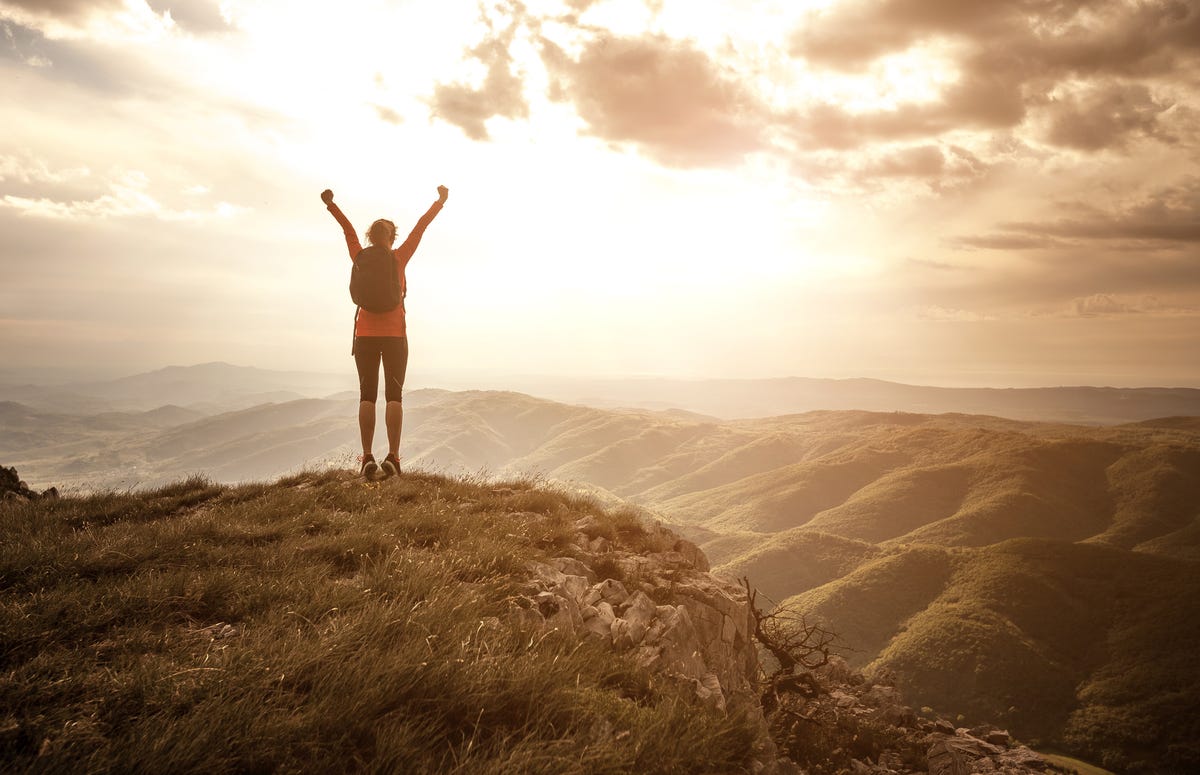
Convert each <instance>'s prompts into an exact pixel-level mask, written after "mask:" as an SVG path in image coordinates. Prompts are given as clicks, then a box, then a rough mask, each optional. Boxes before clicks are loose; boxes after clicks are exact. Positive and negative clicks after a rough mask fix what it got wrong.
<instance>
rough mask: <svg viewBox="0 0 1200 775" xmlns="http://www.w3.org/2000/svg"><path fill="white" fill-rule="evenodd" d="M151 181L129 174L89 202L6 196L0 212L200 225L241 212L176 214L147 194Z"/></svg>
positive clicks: (221, 206)
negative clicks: (131, 218)
mask: <svg viewBox="0 0 1200 775" xmlns="http://www.w3.org/2000/svg"><path fill="white" fill-rule="evenodd" d="M149 187H150V180H149V178H147V177H146V175H145V174H143V173H142V172H139V171H136V170H134V171H130V172H126V173H125V174H123V175H121V176H120V177H119V178H118V179H116V180H113V181H110V182H109V183H108V186H107V188H108V190H107V191H106V192H105V193H103V194H101V195H99V196H96V197H93V198H91V199H75V200H61V199H54V198H51V197H45V196H42V197H36V198H35V197H25V196H15V195H12V194H5V195H4V196H3V197H0V208H9V209H12V210H15V211H16V212H17V213H19V214H20V215H23V216H30V217H35V218H48V219H52V220H66V221H89V220H98V219H107V218H130V217H139V216H145V217H152V218H155V219H158V220H161V221H202V220H209V219H212V218H228V217H231V216H234V215H237V214H239V213H241V212H244V208H241V207H238V206H236V205H232V204H230V203H228V202H218V203H217V204H216V205H214V206H213V208H212V209H210V210H192V209H188V210H175V209H172V208H169V207H166V206H164V205H163V204H162V203H161V202H159V201H158V200H157V199H156V198H155V197H154V196H152V195H151V194H150V192H149Z"/></svg>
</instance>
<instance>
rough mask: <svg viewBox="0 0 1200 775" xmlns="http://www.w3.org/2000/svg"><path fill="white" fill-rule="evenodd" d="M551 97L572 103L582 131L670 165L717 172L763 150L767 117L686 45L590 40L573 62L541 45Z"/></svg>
mask: <svg viewBox="0 0 1200 775" xmlns="http://www.w3.org/2000/svg"><path fill="white" fill-rule="evenodd" d="M541 43H542V50H543V60H544V61H545V63H546V66H547V69H548V70H549V72H550V75H551V77H552V79H554V84H555V85H554V87H553V88H552V96H554V97H557V98H560V99H567V100H570V101H571V102H573V103H574V105H575V108H576V110H577V111H578V113H579V116H580V118H582V119H583V120H584V121H585V122H587V124H588V131H589V132H590V133H591V134H593V135H595V136H597V137H600V138H602V139H604V140H608V141H610V142H614V143H630V144H633V145H635V146H637V147H639V148H640V149H642V150H643V151H644V152H645V153H646V154H647V155H649V156H651V157H653V158H655V159H657V160H659V161H661V162H663V163H665V164H669V165H678V166H693V165H720V164H725V163H732V162H737V161H740V160H741V158H742V157H743V156H744V155H745V154H747V153H749V152H751V151H755V150H759V149H761V148H763V147H765V145H766V140H765V137H764V132H765V128H766V122H767V120H768V116H767V113H766V111H765V109H764V108H763V106H762V105H760V104H759V103H758V102H757V101H756V100H755V98H754V97H753V95H751V94H750V93H749V91H748V90H747V89H746V88H745V87H744V86H743V85H742V84H741V83H739V81H738V80H737V78H736V77H735V76H734V75H733V74H730V73H727V72H725V71H723V70H721V69H720V68H719V67H718V66H717V65H716V64H715V63H714V62H713V60H712V59H711V58H709V56H708V55H706V54H705V53H704V52H702V51H700V50H699V49H697V48H695V47H694V46H693V45H691V44H690V43H689V42H687V41H677V40H672V39H670V38H666V37H663V36H659V35H646V36H643V37H636V38H631V37H618V36H615V35H612V34H610V33H607V32H603V33H599V34H597V35H596V36H595V37H594V38H593V39H592V40H590V41H589V42H588V43H587V44H586V45H585V46H584V47H583V50H582V51H581V52H580V54H579V57H578V58H577V59H574V58H571V57H569V56H567V55H566V54H565V53H564V52H563V51H562V49H560V48H559V47H558V46H556V45H555V44H554V43H552V42H550V41H547V40H544V39H543V40H542V41H541Z"/></svg>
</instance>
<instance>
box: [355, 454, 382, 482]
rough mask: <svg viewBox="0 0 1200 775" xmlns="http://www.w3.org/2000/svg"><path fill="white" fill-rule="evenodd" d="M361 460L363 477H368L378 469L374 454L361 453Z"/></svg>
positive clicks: (373, 474)
mask: <svg viewBox="0 0 1200 775" xmlns="http://www.w3.org/2000/svg"><path fill="white" fill-rule="evenodd" d="M359 460H361V461H362V470H361V471H360V473H361V474H362V476H363V478H364V479H370V478H371V477H373V476H375V474H376V472H378V471H379V464H378V463H376V462H375V456H374V455H363V456H362V457H360V458H359Z"/></svg>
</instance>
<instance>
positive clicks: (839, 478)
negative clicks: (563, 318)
mask: <svg viewBox="0 0 1200 775" xmlns="http://www.w3.org/2000/svg"><path fill="white" fill-rule="evenodd" d="M164 381H165V380H164ZM239 384H244V385H249V386H250V387H255V386H257V387H262V386H263V384H264V383H263V382H261V381H255V380H248V381H247V382H245V383H239ZM882 384H886V383H882ZM893 387H903V386H893ZM139 389H140V388H139ZM916 390H923V389H916ZM929 390H934V389H929ZM1064 390H1066V389H1064ZM1084 390H1090V389H1084ZM1018 392H1019V391H1018ZM1117 392H1119V391H1117ZM1132 392H1133V393H1134V394H1135V395H1134V397H1133V398H1130V399H1128V401H1129V403H1128V404H1127V405H1128V406H1133V405H1135V404H1138V403H1139V402H1141V405H1142V406H1149V405H1150V404H1151V403H1152V400H1151V399H1152V398H1153V397H1154V396H1157V397H1159V398H1161V397H1162V395H1163V394H1160V393H1158V392H1156V391H1152V390H1149V391H1132ZM1195 392H1198V391H1164V394H1170V395H1172V396H1174V397H1173V398H1170V399H1169V400H1168V401H1167V403H1166V404H1164V405H1168V406H1177V404H1174V403H1171V401H1176V400H1180V401H1184V402H1185V403H1186V401H1187V400H1192V399H1191V397H1190V393H1195ZM1100 394H1102V395H1105V396H1109V397H1110V398H1111V397H1112V396H1113V394H1112V393H1110V392H1105V391H1100ZM109 395H110V396H118V397H119V396H120V395H123V394H120V393H110V394H109ZM1006 395H1007V394H1006ZM1057 395H1058V397H1059V398H1061V397H1062V396H1065V395H1066V393H1063V394H1057ZM1055 400H1058V398H1056V399H1055ZM1120 403H1121V402H1120V400H1119V399H1114V403H1113V404H1112V405H1113V406H1116V405H1118V404H1120ZM356 405H357V397H356V396H355V395H354V394H353V393H349V394H340V395H337V396H336V397H332V398H321V399H302V400H293V401H286V402H282V403H271V404H264V405H260V406H254V407H250V408H244V409H238V410H236V411H230V412H222V413H217V414H205V413H204V412H202V411H201V410H198V409H195V408H184V407H161V408H158V409H155V410H152V411H140V412H133V411H130V412H122V413H114V412H106V413H100V414H90V415H88V414H68V413H62V412H49V411H45V410H39V409H35V408H32V407H30V406H28V405H25V404H22V403H16V402H12V401H10V402H7V403H3V404H0V426H2V427H3V428H4V432H3V433H2V434H0V455H3V457H4V461H0V462H4V463H5V464H6V465H16V466H17V468H18V470H19V471H20V472H21V474H22V475H23V476H24V478H25V479H26V480H28V481H29V482H30V483H31V484H34V485H35V487H45V486H49V485H52V484H53V485H59V486H63V485H67V486H68V487H70V486H72V485H73V486H82V487H87V486H105V485H107V486H116V487H130V486H138V485H153V484H160V483H163V482H165V481H170V480H174V479H178V478H180V477H181V476H183V475H186V474H191V473H205V474H207V475H208V476H210V477H213V478H215V479H218V480H222V481H238V480H243V479H264V478H270V477H274V476H277V475H279V474H282V473H285V472H290V471H295V470H297V469H298V468H301V467H306V466H307V467H325V466H329V465H341V466H352V465H353V464H354V463H353V461H354V458H355V456H356V454H357V443H356V440H357V429H356V424H355V423H356V420H355V412H356ZM1047 405H1048V404H1047ZM1047 405H1044V406H1047ZM405 409H406V411H405V436H404V445H403V448H402V452H403V455H404V464H405V465H406V466H420V467H425V468H432V469H436V470H440V471H443V472H448V473H493V474H500V475H540V476H542V477H544V478H546V479H547V480H548V481H551V482H564V483H567V486H570V487H572V488H575V489H583V490H587V491H590V492H592V493H594V494H595V495H596V496H597V497H599V498H602V499H611V500H614V501H615V500H623V501H630V502H633V503H635V504H640V505H641V506H642V507H644V508H646V509H648V510H650V511H651V512H652V513H654V514H656V515H659V516H660V517H662V518H664V519H666V520H668V521H670V522H672V523H674V524H676V525H677V526H678V529H679V530H680V531H682V532H684V533H685V534H687V535H688V536H690V537H691V538H692V539H693V540H695V541H697V542H698V543H700V544H701V546H702V548H703V549H704V550H705V552H706V553H707V554H708V555H709V557H710V559H711V560H712V562H713V564H714V565H715V566H717V570H719V571H722V572H725V573H729V574H732V575H736V576H742V575H746V576H749V578H750V579H751V581H752V582H753V583H754V584H755V585H756V586H757V587H758V588H759V589H761V590H762V591H763V593H764V594H766V595H768V596H770V597H771V598H772V599H774V600H777V601H780V602H786V603H788V604H790V605H793V606H795V607H797V608H798V609H799V610H800V611H802V612H804V614H805V615H806V616H807V617H809V618H810V619H811V620H813V621H819V622H822V623H824V624H825V625H827V626H828V627H829V628H830V629H832V630H834V631H836V632H838V633H840V634H841V636H842V638H843V640H844V641H845V642H846V644H847V645H848V646H850V647H852V648H853V649H855V651H852V652H851V653H850V658H851V661H852V662H853V663H855V664H858V665H863V666H869V667H871V668H872V669H888V670H894V671H895V672H896V673H897V675H898V677H899V682H900V684H901V686H902V688H903V689H904V690H905V692H906V694H908V695H909V696H910V697H913V698H915V699H916V700H917V701H918V702H921V703H922V704H928V705H931V706H933V707H935V708H936V709H937V710H939V711H941V712H943V713H951V714H953V713H962V714H964V717H965V718H964V720H965V721H967V722H969V721H970V720H971V719H984V718H988V719H998V720H1000V721H1002V722H1004V723H1006V724H1008V725H1009V726H1010V727H1011V729H1012V731H1014V732H1015V733H1016V734H1018V735H1019V736H1021V737H1023V738H1025V739H1036V740H1039V741H1042V742H1043V743H1048V744H1052V745H1056V746H1059V747H1063V748H1067V749H1069V750H1071V751H1074V752H1077V753H1081V754H1083V755H1084V756H1085V757H1087V758H1091V759H1092V760H1096V761H1099V760H1104V761H1106V762H1108V763H1110V764H1111V765H1112V767H1114V768H1116V769H1137V768H1139V767H1141V768H1142V769H1145V770H1146V771H1181V770H1180V769H1179V762H1196V763H1200V743H1197V741H1200V728H1198V727H1197V725H1200V663H1198V662H1197V660H1196V657H1195V644H1196V643H1200V417H1198V416H1196V415H1200V412H1196V411H1194V410H1193V411H1192V412H1191V414H1179V415H1175V416H1167V417H1161V418H1156V419H1151V418H1145V417H1142V418H1139V420H1137V421H1134V422H1127V423H1122V424H1117V425H1106V426H1103V427H1085V426H1080V425H1070V424H1064V423H1061V422H1057V423H1048V422H1040V423H1035V422H1025V421H1019V420H1013V419H1002V418H999V417H995V416H979V415H966V414H961V413H945V414H938V415H932V414H914V413H908V412H900V411H888V412H870V411H850V410H838V411H814V412H808V413H803V414H792V415H787V416H778V417H763V418H753V419H740V420H721V419H718V418H716V417H713V416H707V415H703V414H697V413H695V412H694V411H685V410H680V409H673V410H669V411H650V410H646V409H601V408H595V407H589V406H582V405H572V404H565V403H558V402H554V401H548V400H544V399H539V398H534V397H531V396H528V395H522V394H518V393H511V392H490V391H465V392H449V391H444V390H414V391H411V392H409V393H408V394H406V397H405ZM1096 411H1098V410H1096ZM1104 411H1110V410H1108V409H1105V410H1104ZM380 438H382V424H380ZM382 444H383V443H382V441H380V442H379V443H377V445H376V446H377V451H379V450H381V449H382ZM1184 770H1186V767H1185V768H1184Z"/></svg>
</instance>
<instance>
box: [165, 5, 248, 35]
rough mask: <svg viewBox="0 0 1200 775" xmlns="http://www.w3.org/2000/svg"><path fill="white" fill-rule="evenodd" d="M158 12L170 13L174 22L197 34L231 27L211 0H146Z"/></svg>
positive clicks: (230, 28) (228, 29) (207, 33)
mask: <svg viewBox="0 0 1200 775" xmlns="http://www.w3.org/2000/svg"><path fill="white" fill-rule="evenodd" d="M146 2H147V4H148V5H149V6H150V8H151V9H152V10H153V11H154V12H155V13H158V14H163V13H168V12H169V13H170V14H171V18H172V19H174V20H175V23H176V24H178V25H179V26H180V27H182V28H183V29H184V30H186V31H188V32H191V33H195V34H198V35H209V34H213V33H221V32H229V31H230V30H232V29H233V27H232V26H230V24H229V22H227V21H225V17H223V16H222V15H221V9H220V8H219V7H218V6H217V3H216V2H213V0H146Z"/></svg>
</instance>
